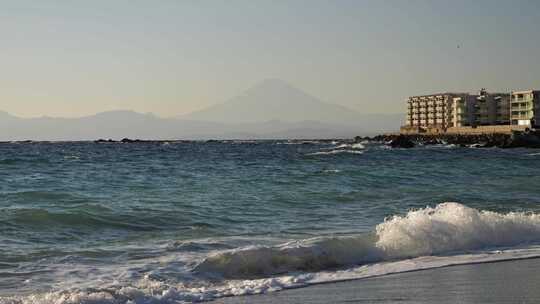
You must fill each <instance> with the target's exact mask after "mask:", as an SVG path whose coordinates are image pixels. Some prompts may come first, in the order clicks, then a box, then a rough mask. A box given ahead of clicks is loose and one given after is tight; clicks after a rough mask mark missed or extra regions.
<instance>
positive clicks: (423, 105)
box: [405, 93, 468, 131]
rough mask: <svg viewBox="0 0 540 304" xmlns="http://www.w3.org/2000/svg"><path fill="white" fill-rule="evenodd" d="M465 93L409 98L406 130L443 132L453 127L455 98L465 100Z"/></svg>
mask: <svg viewBox="0 0 540 304" xmlns="http://www.w3.org/2000/svg"><path fill="white" fill-rule="evenodd" d="M467 96H468V94H467V93H440V94H431V95H420V96H411V97H409V99H408V100H407V118H406V126H405V127H406V128H409V129H411V130H415V129H416V130H418V131H420V130H438V131H444V130H446V129H447V128H449V127H451V126H453V124H454V115H453V104H454V99H455V98H462V99H464V100H466V99H467V98H468V97H467Z"/></svg>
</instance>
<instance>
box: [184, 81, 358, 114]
mask: <svg viewBox="0 0 540 304" xmlns="http://www.w3.org/2000/svg"><path fill="white" fill-rule="evenodd" d="M360 116H361V114H360V113H357V112H355V111H354V110H351V109H348V108H346V107H343V106H339V105H334V104H329V103H325V102H323V101H321V100H319V99H317V98H315V97H313V96H311V95H309V94H307V93H305V92H303V91H302V90H299V89H297V88H294V87H292V86H291V85H289V84H288V83H286V82H284V81H282V80H279V79H267V80H264V81H262V82H261V83H259V84H257V85H255V86H254V87H252V88H250V89H248V90H247V91H245V92H244V93H243V94H241V95H239V96H237V97H234V98H232V99H230V100H228V101H226V102H224V103H221V104H217V105H214V106H211V107H209V108H206V109H203V110H200V111H196V112H193V113H190V114H187V115H184V116H181V117H180V118H181V119H189V120H200V121H212V122H222V123H253V122H263V121H269V120H281V121H287V122H298V121H319V122H325V123H339V124H354V123H355V122H356V121H357V120H358V118H359V117H360Z"/></svg>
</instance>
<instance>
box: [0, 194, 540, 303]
mask: <svg viewBox="0 0 540 304" xmlns="http://www.w3.org/2000/svg"><path fill="white" fill-rule="evenodd" d="M538 242H540V214H536V213H522V212H511V213H506V214H503V213H497V212H491V211H480V210H477V209H473V208H469V207H466V206H464V205H461V204H458V203H443V204H439V205H437V206H436V207H426V208H424V209H418V210H412V211H410V212H408V213H407V214H405V215H395V216H393V217H390V218H387V219H385V221H384V222H382V223H380V224H379V225H377V226H376V228H375V230H374V231H373V232H371V233H365V234H359V235H354V236H348V237H333V238H322V237H319V238H313V239H307V240H301V241H295V242H289V243H286V244H282V245H279V246H250V247H244V248H241V249H232V250H231V249H226V250H221V249H218V250H219V251H216V253H214V254H212V255H210V256H207V257H206V258H205V259H204V260H203V261H201V262H200V263H199V264H198V265H197V266H195V267H194V269H193V270H192V273H193V274H194V275H195V276H200V277H202V278H205V279H204V280H203V281H204V282H214V283H208V284H207V285H203V286H194V285H193V284H192V285H189V284H186V285H184V284H185V283H173V282H164V281H160V280H153V279H152V278H151V277H149V276H146V277H144V278H143V279H141V280H140V281H138V282H133V283H132V284H129V285H128V286H123V285H122V286H105V287H103V288H96V289H92V290H70V291H66V290H64V291H59V292H51V293H47V294H41V295H31V296H26V297H15V298H5V299H2V298H0V303H2V304H6V303H7V304H27V303H28V304H29V303H32V304H45V303H55V304H71V303H73V304H74V303H100V304H101V303H107V304H108V303H111V304H112V303H115V304H117V303H119V304H127V303H130V304H139V303H193V302H201V301H208V300H213V299H216V298H219V297H225V296H236V295H249V294H258V293H265V292H271V291H277V290H281V289H285V288H292V287H302V286H306V285H310V284H315V283H325V282H334V281H341V280H350V279H360V278H366V277H372V276H380V275H385V274H389V273H398V272H404V271H413V270H420V269H428V268H436V267H444V266H450V265H459V264H470V263H480V262H494V261H501V260H512V259H523V258H532V257H540V248H539V247H535V246H534V245H536V244H538ZM182 249H184V248H182Z"/></svg>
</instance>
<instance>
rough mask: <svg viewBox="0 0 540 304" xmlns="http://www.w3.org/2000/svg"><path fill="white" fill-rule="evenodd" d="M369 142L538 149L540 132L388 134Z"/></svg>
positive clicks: (394, 146)
mask: <svg viewBox="0 0 540 304" xmlns="http://www.w3.org/2000/svg"><path fill="white" fill-rule="evenodd" d="M370 140H374V141H380V142H384V143H386V144H387V145H388V146H391V147H392V148H412V147H415V146H417V145H423V146H425V145H438V144H448V145H456V146H460V147H476V148H490V147H498V148H540V131H526V132H520V131H515V132H512V133H511V134H503V133H493V134H389V135H378V136H375V137H372V138H370Z"/></svg>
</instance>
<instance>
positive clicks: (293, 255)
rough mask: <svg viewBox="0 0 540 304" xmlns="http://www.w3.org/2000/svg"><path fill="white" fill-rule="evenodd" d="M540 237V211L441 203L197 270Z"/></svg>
mask: <svg viewBox="0 0 540 304" xmlns="http://www.w3.org/2000/svg"><path fill="white" fill-rule="evenodd" d="M537 241H540V214H532V213H519V212H512V213H508V214H501V213H496V212H490V211H479V210H476V209H473V208H469V207H466V206H464V205H461V204H458V203H443V204H439V205H438V206H436V207H434V208H431V207H427V208H424V209H420V210H414V211H410V212H409V213H407V214H406V215H404V216H399V215H396V216H393V217H391V218H388V219H386V220H385V221H384V222H383V223H381V224H379V225H377V227H376V229H375V231H374V232H373V233H368V234H362V235H357V236H352V237H341V238H315V239H309V240H303V241H297V242H291V243H287V244H284V245H281V246H276V247H250V248H244V249H237V250H231V251H226V252H221V253H219V254H216V255H214V256H211V257H208V258H207V259H206V260H205V261H203V262H202V263H201V264H199V265H198V266H197V267H196V269H195V271H198V272H204V273H214V274H219V275H222V276H224V277H226V278H253V277H260V276H268V275H276V274H282V273H287V272H291V271H308V272H312V271H320V270H323V269H329V268H334V267H344V266H350V265H358V264H366V263H373V262H381V261H387V260H396V259H404V258H414V257H418V256H429V255H437V254H444V253H451V252H463V251H467V250H478V249H485V248H495V247H503V246H504V247H508V246H515V245H520V244H524V243H531V242H537Z"/></svg>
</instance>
